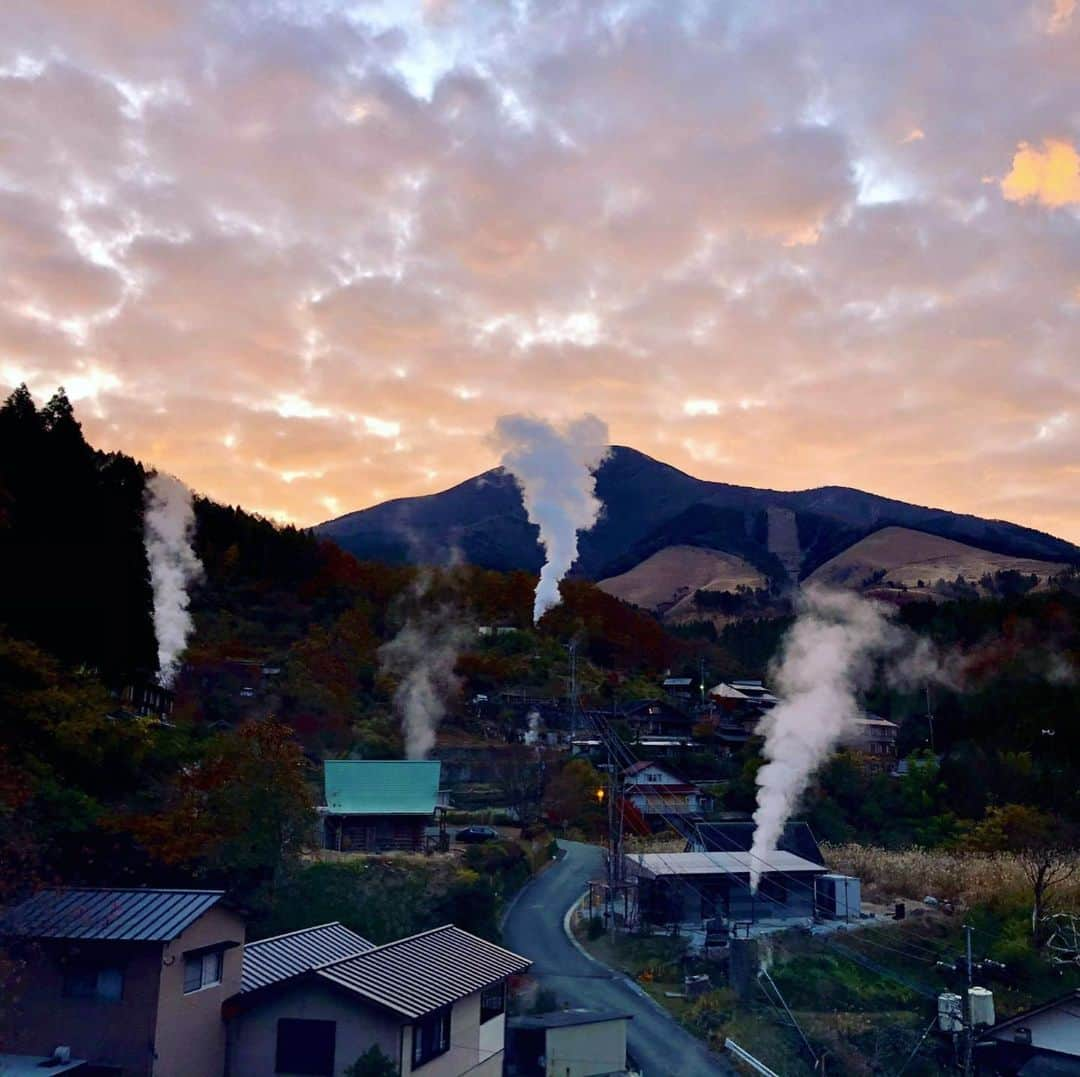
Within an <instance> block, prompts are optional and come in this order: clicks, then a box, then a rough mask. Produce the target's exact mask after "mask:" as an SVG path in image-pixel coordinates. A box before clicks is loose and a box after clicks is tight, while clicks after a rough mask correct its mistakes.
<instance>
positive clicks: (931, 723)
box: [926, 684, 936, 752]
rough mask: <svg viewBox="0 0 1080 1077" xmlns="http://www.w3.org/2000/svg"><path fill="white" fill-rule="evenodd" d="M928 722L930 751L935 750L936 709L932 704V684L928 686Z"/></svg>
mask: <svg viewBox="0 0 1080 1077" xmlns="http://www.w3.org/2000/svg"><path fill="white" fill-rule="evenodd" d="M926 722H927V724H928V725H929V726H930V751H931V752H935V751H936V749H935V748H934V711H933V709H932V708H931V706H930V685H929V684H927V686H926Z"/></svg>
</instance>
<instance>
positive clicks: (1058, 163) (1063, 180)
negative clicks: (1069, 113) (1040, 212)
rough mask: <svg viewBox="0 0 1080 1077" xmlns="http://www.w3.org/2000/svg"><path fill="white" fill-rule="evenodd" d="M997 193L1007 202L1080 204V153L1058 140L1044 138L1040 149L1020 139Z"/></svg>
mask: <svg viewBox="0 0 1080 1077" xmlns="http://www.w3.org/2000/svg"><path fill="white" fill-rule="evenodd" d="M1001 193H1002V194H1003V195H1004V196H1005V197H1006V198H1007V199H1008V200H1009V201H1010V202H1032V201H1034V202H1039V203H1041V204H1042V205H1044V206H1050V207H1052V208H1055V209H1057V208H1060V207H1061V206H1070V205H1080V154H1078V153H1077V152H1076V148H1075V147H1074V146H1073V145H1072V143H1071V142H1065V141H1063V140H1061V139H1056V138H1047V139H1044V140H1043V148H1042V149H1041V150H1038V149H1036V148H1034V147H1033V146H1030V145H1029V144H1028V143H1026V142H1021V143H1020V146H1019V148H1018V149H1017V151H1016V154H1015V155H1014V156H1013V162H1012V169H1011V170H1010V172H1009V174H1008V175H1007V176H1006V177H1005V178H1004V179H1003V180H1002V181H1001Z"/></svg>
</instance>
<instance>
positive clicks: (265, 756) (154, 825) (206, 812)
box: [114, 721, 315, 900]
mask: <svg viewBox="0 0 1080 1077" xmlns="http://www.w3.org/2000/svg"><path fill="white" fill-rule="evenodd" d="M307 766H308V764H307V760H306V759H305V757H304V755H303V753H302V752H301V750H300V747H299V745H298V744H297V743H296V741H295V740H294V739H293V737H292V735H291V732H290V730H289V729H288V728H287V727H286V726H283V725H281V724H279V723H278V722H272V721H267V722H250V723H248V724H246V725H244V726H241V727H240V728H239V729H237V730H235V731H232V732H229V733H225V734H222V735H220V736H217V737H214V738H213V739H212V740H211V741H210V742H208V744H207V745H206V749H205V751H204V752H203V753H202V756H201V758H200V759H199V760H198V761H196V762H194V763H192V764H191V765H190V766H187V767H185V768H183V769H181V770H180V771H179V772H178V773H176V774H175V775H174V776H173V777H171V778H170V779H169V781H168V782H167V784H166V787H165V789H164V791H163V798H162V805H161V808H160V809H159V810H156V811H154V812H147V813H143V814H137V815H125V816H118V817H116V818H115V820H114V825H116V826H117V827H118V828H121V829H124V830H127V831H129V832H131V833H132V834H133V835H134V836H135V838H136V839H137V840H138V842H139V843H140V844H141V845H142V846H143V847H144V848H145V849H146V850H147V851H148V852H149V853H150V855H151V856H152V857H153V858H154V859H155V860H157V861H159V862H160V863H162V864H164V865H168V866H173V867H177V868H182V869H184V870H185V871H187V872H190V873H191V874H194V875H197V876H202V877H204V878H208V879H212V880H223V881H227V882H228V883H229V885H230V889H232V890H233V891H234V892H236V893H239V894H240V895H242V896H244V897H247V898H249V899H255V900H258V899H259V898H266V897H268V896H269V895H270V894H271V893H272V891H273V889H274V887H275V885H276V884H277V883H278V882H279V881H280V877H281V874H282V872H283V870H284V869H285V868H286V867H288V866H289V865H290V863H293V862H295V861H296V860H297V859H298V858H299V855H300V852H301V851H302V850H303V849H304V848H305V847H306V846H307V845H308V844H310V842H311V839H312V836H313V828H314V824H315V812H314V802H313V799H312V792H311V788H310V786H309V784H308V781H307V777H306V770H307Z"/></svg>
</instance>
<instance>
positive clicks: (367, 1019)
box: [225, 924, 530, 1077]
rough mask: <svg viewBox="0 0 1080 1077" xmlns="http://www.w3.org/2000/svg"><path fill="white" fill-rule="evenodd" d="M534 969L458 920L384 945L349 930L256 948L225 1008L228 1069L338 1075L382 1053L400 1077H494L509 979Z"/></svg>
mask: <svg viewBox="0 0 1080 1077" xmlns="http://www.w3.org/2000/svg"><path fill="white" fill-rule="evenodd" d="M249 955H250V956H249ZM529 965H530V962H529V961H528V960H526V959H525V958H523V957H519V956H518V955H517V954H514V953H511V952H510V951H509V950H504V949H503V948H502V947H501V946H496V945H494V943H490V942H486V941H485V940H483V939H480V938H477V937H476V936H475V935H471V934H469V932H467V931H462V930H461V929H460V928H457V927H453V926H452V925H447V926H445V927H440V928H435V929H434V930H432V931H425V932H423V933H421V934H419V935H413V936H411V937H410V938H406V939H399V940H398V941H397V942H391V943H387V944H386V945H385V946H372V945H371V944H370V943H369V942H368V941H367V940H366V939H363V938H361V937H360V936H359V935H355V934H354V933H353V932H350V931H347V929H345V928H343V927H342V926H341V925H340V924H324V925H323V926H321V927H318V928H310V929H308V930H306V931H299V932H294V933H293V934H291V935H282V936H278V937H277V938H274V939H268V940H265V941H264V942H259V943H254V944H253V945H252V946H251V947H250V949H249V950H248V952H247V953H246V954H245V960H244V975H243V985H242V987H241V989H240V991H239V992H238V993H237V994H235V995H234V996H233V997H232V998H230V999H229V1001H228V1003H227V1005H226V1008H225V1014H226V1017H227V1020H228V1027H229V1072H230V1073H234V1074H272V1073H288V1074H300V1073H302V1074H314V1075H322V1077H340V1075H341V1074H343V1073H344V1072H345V1070H346V1069H348V1067H350V1066H351V1065H352V1064H353V1063H354V1062H355V1061H356V1060H357V1059H358V1058H359V1057H360V1056H361V1055H362V1054H364V1053H365V1052H366V1051H368V1050H369V1049H370V1048H371V1047H373V1046H375V1047H378V1048H379V1050H380V1051H381V1052H382V1053H383V1054H384V1055H386V1056H387V1057H388V1058H390V1059H391V1060H392V1061H393V1063H394V1065H395V1066H397V1067H398V1072H399V1073H400V1074H401V1075H402V1077H408V1074H411V1073H414V1072H418V1071H422V1072H423V1073H424V1074H425V1077H457V1075H459V1074H465V1073H468V1074H469V1075H470V1077H495V1075H497V1074H501V1073H502V1068H503V1056H504V1047H505V1037H506V1028H505V1021H506V1019H505V1011H506V986H507V980H508V979H509V977H511V976H514V975H517V974H519V973H521V972H524V971H525V970H526V969H527V968H528V967H529Z"/></svg>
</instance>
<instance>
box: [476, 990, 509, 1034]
mask: <svg viewBox="0 0 1080 1077" xmlns="http://www.w3.org/2000/svg"><path fill="white" fill-rule="evenodd" d="M505 1009H506V982H505V981H501V982H500V983H497V984H493V985H492V986H491V987H485V988H484V990H483V991H481V992H480V1024H483V1023H484V1022H485V1021H490V1020H491V1019H492V1018H493V1017H498V1016H499V1014H500V1013H502V1012H503V1010H505Z"/></svg>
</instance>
